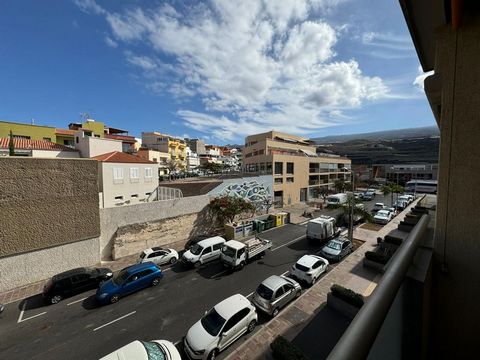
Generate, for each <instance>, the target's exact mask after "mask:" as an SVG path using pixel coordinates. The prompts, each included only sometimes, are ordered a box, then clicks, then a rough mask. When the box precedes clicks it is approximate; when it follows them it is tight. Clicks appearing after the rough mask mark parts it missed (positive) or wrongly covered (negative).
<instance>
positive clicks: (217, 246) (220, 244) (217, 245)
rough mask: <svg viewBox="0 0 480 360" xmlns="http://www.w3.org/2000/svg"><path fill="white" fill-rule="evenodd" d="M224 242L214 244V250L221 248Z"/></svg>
mask: <svg viewBox="0 0 480 360" xmlns="http://www.w3.org/2000/svg"><path fill="white" fill-rule="evenodd" d="M222 245H223V244H222V243H219V244H215V245H213V251H216V250H220V249H221V248H222Z"/></svg>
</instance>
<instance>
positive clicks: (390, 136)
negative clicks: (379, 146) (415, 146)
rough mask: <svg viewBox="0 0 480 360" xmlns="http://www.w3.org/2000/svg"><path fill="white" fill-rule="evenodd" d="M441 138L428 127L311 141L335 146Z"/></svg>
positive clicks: (331, 136)
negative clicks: (360, 142) (366, 142)
mask: <svg viewBox="0 0 480 360" xmlns="http://www.w3.org/2000/svg"><path fill="white" fill-rule="evenodd" d="M437 136H440V131H439V130H438V128H437V127H436V126H426V127H419V128H409V129H398V130H386V131H377V132H370V133H362V134H350V135H330V136H323V137H319V138H313V139H310V140H311V141H314V142H315V143H316V144H318V145H320V144H333V143H342V142H347V141H352V140H371V141H381V140H384V141H385V140H397V139H414V138H428V137H437Z"/></svg>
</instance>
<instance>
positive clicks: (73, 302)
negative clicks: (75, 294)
mask: <svg viewBox="0 0 480 360" xmlns="http://www.w3.org/2000/svg"><path fill="white" fill-rule="evenodd" d="M86 298H88V296H86V297H84V298H81V299H80V300H76V301H72V302H71V303H68V304H67V306H70V305H73V304H76V303H78V302H80V301H83V300H85V299H86Z"/></svg>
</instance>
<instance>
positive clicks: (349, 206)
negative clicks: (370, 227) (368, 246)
mask: <svg viewBox="0 0 480 360" xmlns="http://www.w3.org/2000/svg"><path fill="white" fill-rule="evenodd" d="M360 204H363V203H362V202H361V201H360V200H357V199H355V197H354V196H353V195H352V194H348V195H347V202H346V203H344V204H339V205H329V206H330V207H331V208H333V209H339V210H340V214H339V217H340V218H345V217H346V216H348V220H349V222H350V221H351V222H352V224H353V219H354V218H355V217H356V216H358V217H360V218H362V219H365V220H366V221H367V222H372V221H373V216H372V214H370V212H369V211H367V210H366V209H365V207H364V206H359V205H360ZM352 212H353V219H350V214H352ZM348 238H349V239H350V240H352V239H353V228H350V227H349V231H348Z"/></svg>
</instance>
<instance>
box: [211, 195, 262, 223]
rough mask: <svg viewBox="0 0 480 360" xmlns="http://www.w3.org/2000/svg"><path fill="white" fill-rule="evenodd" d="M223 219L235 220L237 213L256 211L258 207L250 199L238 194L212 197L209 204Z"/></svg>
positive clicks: (213, 211) (214, 212) (215, 213)
mask: <svg viewBox="0 0 480 360" xmlns="http://www.w3.org/2000/svg"><path fill="white" fill-rule="evenodd" d="M208 206H209V208H210V210H211V211H212V213H213V214H214V215H216V216H217V217H218V219H219V220H221V221H228V222H233V221H234V220H235V217H236V216H237V215H240V214H243V213H247V212H254V211H255V210H256V207H255V205H254V204H253V203H251V202H250V201H247V200H245V199H244V198H241V197H238V196H228V195H227V196H222V197H217V198H215V199H212V200H211V201H210V204H209V205H208Z"/></svg>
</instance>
